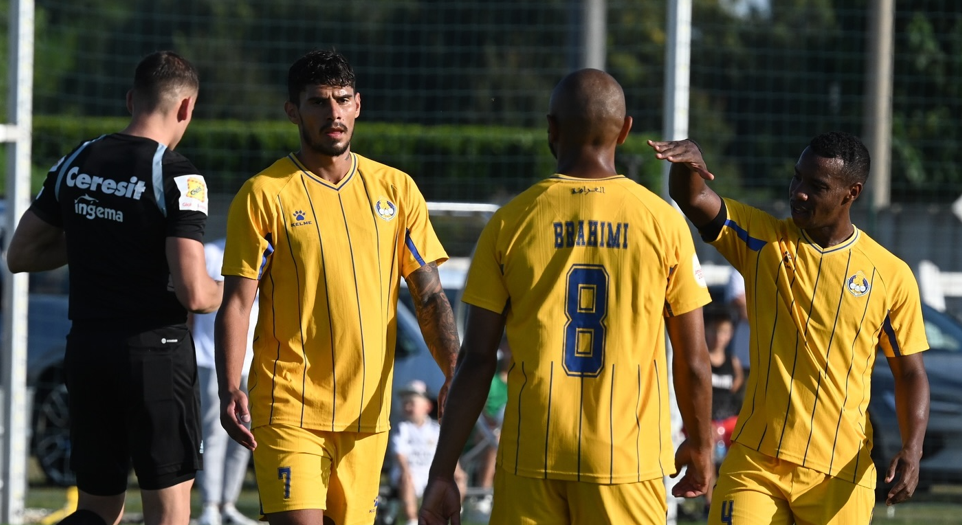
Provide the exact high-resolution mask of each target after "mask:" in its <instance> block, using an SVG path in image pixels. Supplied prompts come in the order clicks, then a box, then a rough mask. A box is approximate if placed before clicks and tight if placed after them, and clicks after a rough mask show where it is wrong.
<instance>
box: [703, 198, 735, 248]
mask: <svg viewBox="0 0 962 525" xmlns="http://www.w3.org/2000/svg"><path fill="white" fill-rule="evenodd" d="M727 220H728V207H727V206H725V199H721V208H719V209H718V215H715V218H714V219H712V220H711V221H710V222H709V223H708V224H704V225H702V226H699V227H698V234H699V235H701V239H702V240H703V241H705V242H712V241H714V240H716V239H718V235H719V234H721V230H722V228H723V227H724V226H725V221H727Z"/></svg>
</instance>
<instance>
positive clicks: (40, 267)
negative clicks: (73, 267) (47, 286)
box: [7, 210, 67, 273]
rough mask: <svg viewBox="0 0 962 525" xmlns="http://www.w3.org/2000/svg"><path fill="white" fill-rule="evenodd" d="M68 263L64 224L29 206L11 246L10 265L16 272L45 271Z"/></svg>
mask: <svg viewBox="0 0 962 525" xmlns="http://www.w3.org/2000/svg"><path fill="white" fill-rule="evenodd" d="M65 264H67V239H66V237H64V234H63V228H61V227H59V226H54V225H52V224H50V223H48V222H46V221H44V220H43V219H41V218H40V217H39V216H37V214H36V213H34V212H33V211H32V210H27V211H26V213H24V214H23V217H22V218H21V219H20V224H18V225H17V229H16V231H14V233H13V238H12V239H10V247H9V249H8V250H7V267H8V268H10V271H11V272H13V273H20V272H44V271H47V270H53V269H54V268H60V267H61V266H63V265H65Z"/></svg>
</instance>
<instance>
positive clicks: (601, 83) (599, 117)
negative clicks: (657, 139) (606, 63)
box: [548, 69, 625, 146]
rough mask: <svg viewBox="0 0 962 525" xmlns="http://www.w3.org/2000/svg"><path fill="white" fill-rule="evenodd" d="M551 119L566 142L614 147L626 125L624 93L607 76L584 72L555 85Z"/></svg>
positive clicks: (567, 77)
mask: <svg viewBox="0 0 962 525" xmlns="http://www.w3.org/2000/svg"><path fill="white" fill-rule="evenodd" d="M548 116H549V117H550V118H553V119H554V120H555V121H556V123H557V125H558V131H559V134H560V136H561V137H560V138H561V140H562V141H564V142H568V143H579V144H583V145H591V146H610V145H614V143H615V142H616V141H617V140H618V135H619V134H620V133H621V130H622V127H623V126H624V124H625V92H624V90H622V89H621V85H620V84H618V81H617V80H615V79H614V77H612V76H611V75H609V74H608V73H605V72H604V71H599V70H597V69H581V70H579V71H575V72H574V73H571V74H569V75H568V76H566V77H564V78H563V79H561V82H559V83H558V85H557V86H555V88H554V91H552V92H551V103H550V106H549V110H548Z"/></svg>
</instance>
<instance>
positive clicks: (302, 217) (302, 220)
mask: <svg viewBox="0 0 962 525" xmlns="http://www.w3.org/2000/svg"><path fill="white" fill-rule="evenodd" d="M291 215H293V216H294V222H292V223H291V228H297V227H298V226H307V225H309V224H313V222H312V221H309V220H307V215H306V214H305V213H304V212H303V211H301V210H297V211H295V212H294V213H292V214H291Z"/></svg>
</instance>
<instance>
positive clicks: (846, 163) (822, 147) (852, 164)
mask: <svg viewBox="0 0 962 525" xmlns="http://www.w3.org/2000/svg"><path fill="white" fill-rule="evenodd" d="M808 148H809V149H810V150H812V153H814V154H816V155H818V156H819V157H822V158H824V159H842V164H843V167H842V174H843V175H844V176H845V180H846V182H848V183H850V184H852V183H856V182H861V183H862V184H865V181H866V180H868V173H869V170H870V169H871V166H872V161H871V158H870V157H869V153H868V148H866V147H865V144H862V141H861V140H859V138H858V137H856V136H855V135H851V134H849V133H845V132H844V131H829V132H828V133H822V134H821V135H818V136H817V137H815V138H813V139H812V141H811V142H810V143H809V144H808Z"/></svg>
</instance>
